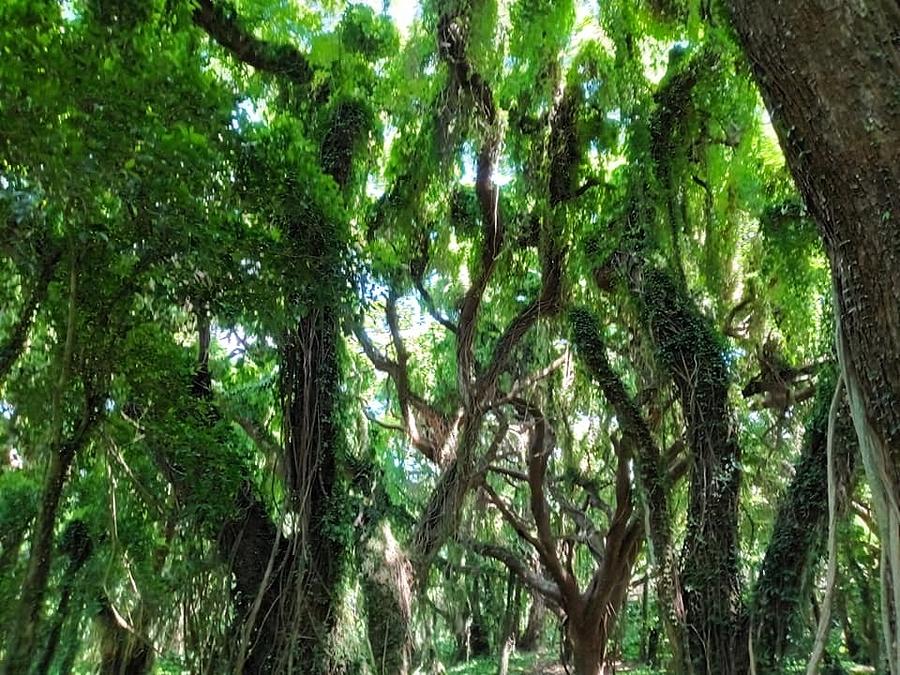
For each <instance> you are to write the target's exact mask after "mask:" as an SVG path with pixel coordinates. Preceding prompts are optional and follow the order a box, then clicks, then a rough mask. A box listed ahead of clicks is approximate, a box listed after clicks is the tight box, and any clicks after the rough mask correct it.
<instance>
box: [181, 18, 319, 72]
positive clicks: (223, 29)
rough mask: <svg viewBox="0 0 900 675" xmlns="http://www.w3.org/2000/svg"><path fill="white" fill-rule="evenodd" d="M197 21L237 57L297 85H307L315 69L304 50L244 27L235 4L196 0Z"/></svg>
mask: <svg viewBox="0 0 900 675" xmlns="http://www.w3.org/2000/svg"><path fill="white" fill-rule="evenodd" d="M195 1H196V3H197V6H196V8H195V9H194V15H193V19H194V24H196V25H197V26H199V27H200V28H202V29H203V30H204V31H206V33H207V34H208V35H209V37H210V38H212V39H213V40H214V41H215V42H217V43H218V44H219V45H221V46H222V47H224V48H225V49H226V50H228V51H229V52H230V53H231V55H232V56H234V58H236V59H237V60H238V61H240V62H242V63H246V64H247V65H249V66H253V67H254V68H256V69H257V70H261V71H263V72H267V73H270V74H273V75H278V76H281V77H285V78H287V79H288V80H290V81H291V82H293V83H294V84H297V85H300V86H302V87H305V86H307V85H308V84H309V83H310V82H311V81H312V78H313V69H312V66H311V65H310V63H309V60H308V59H307V58H306V55H304V54H303V53H302V52H300V51H299V50H298V49H297V48H295V47H292V46H290V45H276V44H273V43H271V42H267V41H266V40H261V39H259V38H257V37H256V36H255V35H253V33H252V32H251V31H250V30H248V29H247V28H246V27H244V26H243V25H242V24H243V22H242V21H241V19H240V17H239V16H238V15H237V13H236V12H235V11H234V9H233V8H231V7H226V6H223V5H222V4H220V3H216V2H214V0H195Z"/></svg>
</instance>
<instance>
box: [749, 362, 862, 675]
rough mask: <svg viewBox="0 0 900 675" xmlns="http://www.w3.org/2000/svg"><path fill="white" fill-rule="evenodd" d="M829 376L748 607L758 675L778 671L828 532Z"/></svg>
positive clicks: (841, 471) (843, 496) (838, 458)
mask: <svg viewBox="0 0 900 675" xmlns="http://www.w3.org/2000/svg"><path fill="white" fill-rule="evenodd" d="M834 379H835V378H834V377H830V378H829V377H820V378H819V382H818V395H817V398H816V408H815V410H814V412H813V419H812V421H811V422H810V424H809V425H808V426H807V430H806V436H805V437H804V449H803V453H802V455H801V457H800V460H799V462H798V464H797V467H796V472H795V474H794V479H793V480H792V481H791V484H790V487H789V488H788V490H787V492H786V493H785V496H784V499H783V500H782V502H781V505H780V507H779V509H778V515H777V516H776V519H775V525H774V527H773V530H772V538H771V539H770V541H769V544H768V546H767V548H766V556H765V559H764V560H763V565H762V569H761V570H760V574H759V578H758V580H757V582H756V587H755V589H754V592H753V600H752V604H751V607H750V624H751V625H750V626H748V627H747V628H748V629H750V630H752V639H753V653H754V658H755V660H756V669H757V673H759V675H765V674H767V673H772V674H774V673H780V672H781V670H782V659H783V658H784V656H785V652H786V649H787V647H788V645H789V641H788V637H789V634H790V630H791V628H792V627H793V626H794V625H796V623H797V619H798V617H799V615H800V609H801V608H802V607H806V606H807V603H808V598H809V592H810V587H811V583H812V575H813V573H814V572H815V570H816V569H817V563H818V561H819V559H820V557H821V555H822V553H823V551H824V547H825V540H826V535H827V530H828V495H827V491H826V483H827V471H828V466H827V456H826V444H827V436H828V414H829V408H830V399H831V398H832V394H833V391H834ZM858 447H859V446H858V444H857V443H856V435H855V432H854V430H853V422H852V420H851V419H850V411H849V408H848V407H847V406H846V405H845V406H841V408H840V409H839V413H838V417H837V421H836V426H835V439H834V455H835V478H836V481H835V482H836V492H837V495H838V497H839V500H840V502H841V503H842V504H844V505H846V502H847V498H848V493H849V491H850V489H851V487H852V478H853V474H854V467H855V465H856V453H857V451H858Z"/></svg>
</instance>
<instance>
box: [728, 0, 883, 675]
mask: <svg viewBox="0 0 900 675" xmlns="http://www.w3.org/2000/svg"><path fill="white" fill-rule="evenodd" d="M729 5H730V8H731V14H732V18H733V22H734V26H735V28H736V30H737V32H738V35H739V36H740V39H741V42H742V44H743V47H744V50H745V52H746V54H747V56H748V57H749V60H750V64H751V67H752V68H753V72H754V75H755V76H756V80H757V82H758V84H759V86H760V89H761V91H762V94H763V98H764V99H765V101H766V104H767V107H768V108H769V112H770V114H771V116H772V120H773V122H774V125H775V130H776V132H777V133H778V136H779V139H780V141H781V145H782V148H783V149H784V152H785V156H786V158H787V162H788V165H789V166H790V169H791V172H792V173H793V176H794V179H795V180H796V181H797V185H798V187H799V188H800V191H801V192H802V194H803V197H804V199H805V201H806V204H807V206H808V207H809V209H810V211H811V212H812V214H813V216H814V217H815V218H816V220H817V222H818V224H819V227H820V229H821V232H822V236H823V239H824V242H825V249H826V251H827V253H828V256H829V259H830V261H831V272H832V280H833V283H834V288H835V297H836V304H837V312H836V313H837V322H836V323H837V326H836V329H837V339H838V354H839V356H840V361H841V368H842V371H843V375H844V381H845V383H846V385H847V390H848V394H849V397H850V402H851V409H852V411H853V421H854V425H855V427H856V432H857V434H858V436H859V441H860V449H861V452H862V457H863V464H864V466H865V469H866V476H867V479H868V482H869V486H870V488H871V491H872V495H873V502H874V504H875V510H876V515H877V517H878V522H879V527H880V531H881V532H880V534H881V545H882V549H883V555H884V559H885V566H884V581H885V583H884V584H883V587H882V594H883V601H882V606H883V615H884V639H885V642H886V644H887V645H888V646H889V649H888V651H889V658H888V660H889V664H890V672H891V673H893V675H898V674H900V359H898V358H897V355H898V354H900V107H898V105H897V91H898V87H900V75H898V73H900V50H898V49H897V43H896V37H897V35H898V34H900V6H898V4H897V3H896V1H895V0H857V1H856V2H852V3H851V2H846V1H841V0H835V1H829V2H825V1H818V2H816V1H813V0H797V1H795V2H781V3H775V4H771V3H765V4H764V3H759V2H754V1H753V0H730V2H729Z"/></svg>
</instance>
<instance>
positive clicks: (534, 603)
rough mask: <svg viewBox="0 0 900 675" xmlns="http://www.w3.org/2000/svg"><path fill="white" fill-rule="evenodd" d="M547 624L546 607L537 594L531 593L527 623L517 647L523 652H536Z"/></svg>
mask: <svg viewBox="0 0 900 675" xmlns="http://www.w3.org/2000/svg"><path fill="white" fill-rule="evenodd" d="M546 622H547V605H546V604H544V599H543V598H542V597H541V595H540V594H539V593H536V592H532V593H531V607H530V608H529V609H528V622H527V623H526V624H525V632H523V633H522V637H521V639H520V640H519V644H518V647H519V649H520V650H521V651H523V652H534V651H537V650H538V648H540V646H541V638H542V637H543V635H544V626H545V625H546Z"/></svg>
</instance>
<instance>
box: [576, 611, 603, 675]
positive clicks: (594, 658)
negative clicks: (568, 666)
mask: <svg viewBox="0 0 900 675" xmlns="http://www.w3.org/2000/svg"><path fill="white" fill-rule="evenodd" d="M590 623H591V624H593V623H594V622H590ZM567 636H568V640H569V647H570V649H571V650H572V668H573V672H574V673H575V675H606V673H609V672H611V670H610V669H609V667H608V664H607V663H606V656H607V649H606V648H607V642H608V639H609V635H608V634H607V632H606V631H605V630H603V629H602V628H600V627H597V626H596V625H593V626H583V627H582V626H579V625H577V624H576V623H575V622H574V617H569V625H568V630H567Z"/></svg>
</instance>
